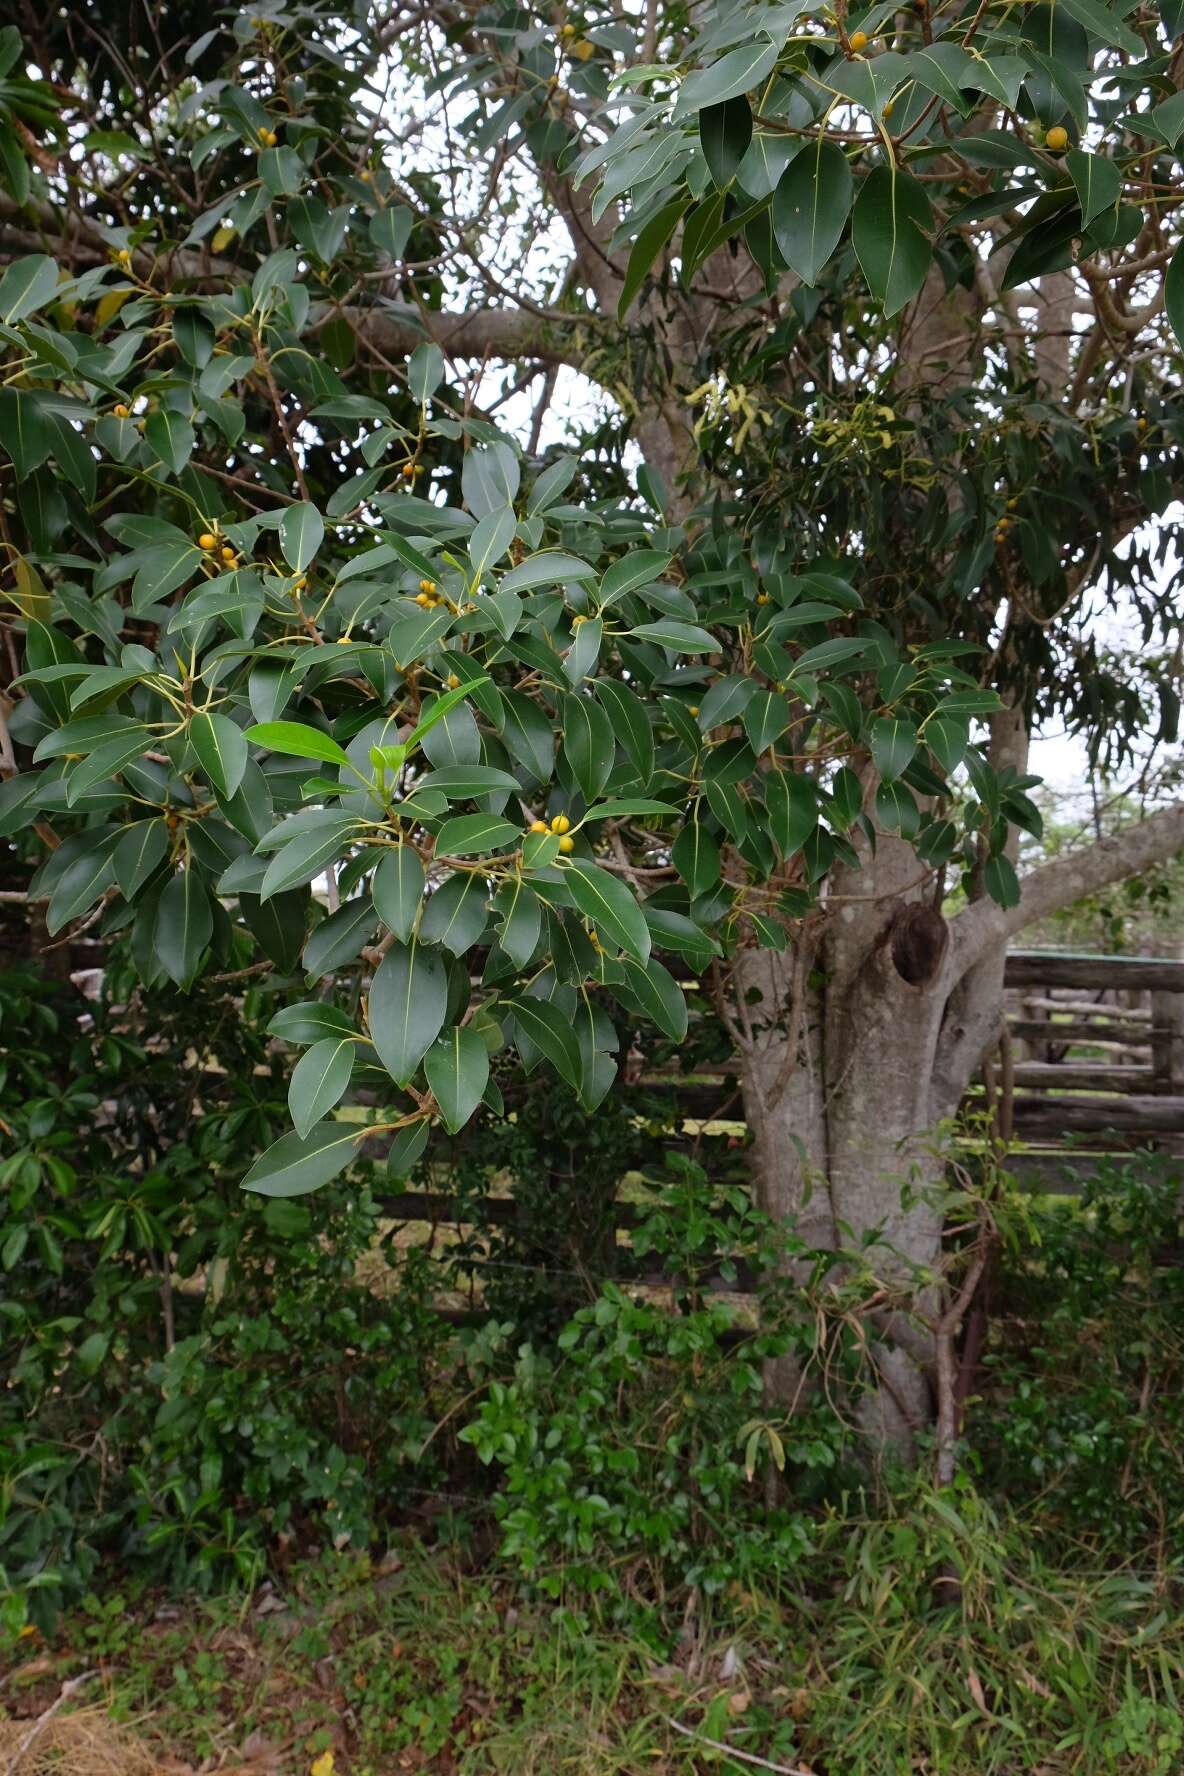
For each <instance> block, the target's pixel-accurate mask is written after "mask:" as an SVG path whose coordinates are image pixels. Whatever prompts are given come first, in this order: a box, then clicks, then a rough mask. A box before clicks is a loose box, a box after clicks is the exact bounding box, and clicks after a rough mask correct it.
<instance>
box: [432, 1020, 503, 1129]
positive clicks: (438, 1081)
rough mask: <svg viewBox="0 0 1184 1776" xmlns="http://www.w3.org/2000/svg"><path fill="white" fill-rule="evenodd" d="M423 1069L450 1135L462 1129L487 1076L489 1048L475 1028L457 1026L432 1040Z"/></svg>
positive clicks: (479, 1095) (483, 1087)
mask: <svg viewBox="0 0 1184 1776" xmlns="http://www.w3.org/2000/svg"><path fill="white" fill-rule="evenodd" d="M423 1070H424V1073H425V1075H426V1077H427V1082H428V1085H429V1086H430V1087H431V1092H432V1096H433V1097H434V1098H435V1100H436V1103H437V1104H438V1105H439V1107H440V1115H441V1118H442V1119H443V1122H444V1127H445V1128H446V1129H447V1130H448V1133H449V1134H450V1135H454V1134H455V1133H456V1131H457V1129H459V1128H463V1127H464V1125H465V1123H466V1122H467V1121H468V1120H469V1117H470V1116H471V1115H472V1114H473V1111H474V1110H475V1109H476V1108H477V1106H478V1104H479V1103H480V1102H481V1094H482V1093H483V1092H484V1090H485V1086H486V1083H487V1082H488V1079H489V1050H488V1049H487V1048H486V1046H485V1044H484V1042H482V1040H481V1038H480V1036H479V1035H478V1034H477V1032H476V1030H470V1029H468V1028H467V1026H466V1027H461V1026H460V1025H458V1026H457V1027H456V1028H455V1029H452V1030H449V1031H448V1033H447V1035H444V1036H441V1037H440V1039H439V1041H437V1042H435V1043H433V1045H432V1047H431V1048H429V1050H428V1052H427V1054H426V1055H425V1056H424V1063H423Z"/></svg>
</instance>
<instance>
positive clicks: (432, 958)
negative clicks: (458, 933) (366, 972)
mask: <svg viewBox="0 0 1184 1776" xmlns="http://www.w3.org/2000/svg"><path fill="white" fill-rule="evenodd" d="M368 1005H369V1025H370V1040H371V1042H372V1043H373V1044H374V1047H375V1049H376V1050H377V1053H378V1058H379V1060H380V1061H381V1062H382V1064H383V1066H384V1067H385V1068H386V1070H387V1072H388V1073H389V1074H390V1076H391V1078H392V1079H393V1080H394V1081H395V1084H396V1085H406V1083H407V1081H408V1080H409V1079H410V1078H411V1076H412V1074H413V1073H414V1072H415V1069H416V1068H417V1067H418V1066H419V1063H420V1061H421V1060H422V1059H423V1057H424V1055H425V1054H426V1053H427V1051H428V1049H429V1048H430V1047H431V1045H432V1043H433V1042H434V1041H435V1040H436V1037H437V1036H438V1035H439V1034H440V1027H441V1025H442V1024H443V1022H444V1014H445V1011H446V1009H447V1005H448V980H447V975H446V973H445V968H444V959H443V957H442V956H441V954H440V952H439V950H437V949H434V948H429V947H427V946H426V945H424V944H420V943H416V942H415V941H414V940H412V942H411V943H409V944H395V945H394V947H393V948H392V949H389V950H388V951H387V953H386V955H385V956H384V957H383V959H382V961H381V962H380V963H379V965H378V969H377V971H376V973H375V976H374V979H373V980H372V981H371V983H370V995H369V1001H368Z"/></svg>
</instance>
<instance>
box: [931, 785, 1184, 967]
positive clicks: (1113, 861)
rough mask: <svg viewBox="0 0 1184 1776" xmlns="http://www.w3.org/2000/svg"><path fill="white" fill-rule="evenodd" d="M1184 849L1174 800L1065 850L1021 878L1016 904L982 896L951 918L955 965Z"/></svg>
mask: <svg viewBox="0 0 1184 1776" xmlns="http://www.w3.org/2000/svg"><path fill="white" fill-rule="evenodd" d="M1180 851H1184V802H1174V803H1173V804H1172V805H1171V806H1170V807H1168V808H1161V809H1160V810H1159V812H1158V813H1156V814H1149V815H1148V816H1147V818H1146V819H1145V820H1140V821H1138V822H1137V823H1136V824H1135V825H1133V826H1124V827H1122V828H1121V829H1120V830H1119V831H1118V832H1116V833H1111V834H1110V835H1109V836H1108V837H1107V838H1104V839H1098V840H1096V841H1095V843H1094V844H1092V845H1087V846H1086V847H1085V849H1084V850H1081V851H1067V852H1065V854H1064V855H1063V856H1062V857H1055V858H1053V860H1052V862H1051V863H1045V864H1042V865H1041V866H1040V868H1039V869H1034V870H1029V871H1028V873H1027V875H1025V876H1023V877H1022V878H1021V880H1020V900H1019V904H1018V906H1014V907H1008V908H1003V907H1001V906H997V905H996V904H995V902H994V901H990V900H980V901H976V902H975V903H974V905H973V906H969V907H967V908H966V910H965V911H964V912H961V913H959V914H958V915H957V917H956V918H955V919H954V920H953V921H952V923H951V927H950V930H951V937H952V940H953V941H952V945H951V949H952V953H953V957H954V970H955V973H956V974H962V973H964V972H965V971H966V969H968V968H970V967H972V966H973V965H974V963H975V962H976V961H977V960H978V958H979V957H980V956H981V955H982V953H983V951H984V950H985V949H986V948H987V947H988V945H990V944H991V943H996V942H999V941H1001V940H1005V939H1007V938H1009V937H1014V936H1015V934H1016V932H1018V931H1023V930H1024V928H1025V926H1028V925H1033V924H1035V922H1036V921H1037V919H1044V918H1047V917H1048V915H1049V914H1050V913H1057V912H1060V911H1061V909H1062V908H1063V907H1067V906H1072V905H1073V902H1074V901H1075V900H1082V899H1083V898H1084V897H1085V896H1086V895H1087V894H1096V893H1097V892H1098V890H1099V889H1101V888H1109V887H1110V885H1111V884H1112V883H1114V882H1123V881H1125V880H1126V879H1127V878H1128V877H1129V876H1137V875H1141V874H1142V872H1143V871H1144V870H1145V869H1150V868H1151V866H1152V864H1156V863H1165V862H1166V861H1167V860H1168V859H1169V858H1172V857H1175V856H1176V854H1177V853H1178V852H1180Z"/></svg>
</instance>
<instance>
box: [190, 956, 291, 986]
mask: <svg viewBox="0 0 1184 1776" xmlns="http://www.w3.org/2000/svg"><path fill="white" fill-rule="evenodd" d="M274 967H275V963H274V962H252V963H251V966H250V967H249V968H234V969H232V970H231V971H230V973H229V974H208V975H207V976H206V980H207V982H208V983H209V984H210V986H214V985H215V984H217V985H219V986H221V985H224V984H225V983H226V982H227V981H240V980H247V979H248V978H249V977H250V976H251V975H253V974H266V973H267V972H268V970H269V969H272V968H274Z"/></svg>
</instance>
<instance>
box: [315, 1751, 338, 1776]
mask: <svg viewBox="0 0 1184 1776" xmlns="http://www.w3.org/2000/svg"><path fill="white" fill-rule="evenodd" d="M336 1768H337V1766H336V1764H335V1763H334V1761H333V1753H332V1752H331V1751H323V1752H322V1753H321V1755H320V1757H319V1758H316V1759H314V1761H313V1762H312V1763H311V1764H310V1765H309V1771H308V1776H333V1773H334V1771H335V1770H336Z"/></svg>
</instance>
